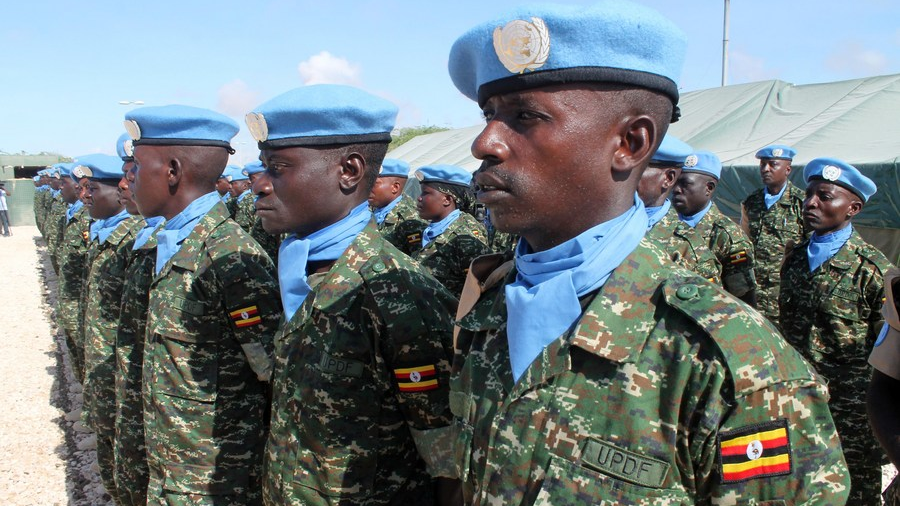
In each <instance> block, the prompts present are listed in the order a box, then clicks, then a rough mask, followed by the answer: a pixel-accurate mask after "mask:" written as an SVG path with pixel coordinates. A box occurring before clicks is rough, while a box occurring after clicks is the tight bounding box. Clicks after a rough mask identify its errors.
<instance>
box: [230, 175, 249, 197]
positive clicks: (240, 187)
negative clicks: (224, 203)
mask: <svg viewBox="0 0 900 506" xmlns="http://www.w3.org/2000/svg"><path fill="white" fill-rule="evenodd" d="M249 188H250V181H249V180H247V179H242V180H240V181H232V182H231V196H232V197H237V196H239V195H240V194H242V193H244V191H245V190H248V189H249Z"/></svg>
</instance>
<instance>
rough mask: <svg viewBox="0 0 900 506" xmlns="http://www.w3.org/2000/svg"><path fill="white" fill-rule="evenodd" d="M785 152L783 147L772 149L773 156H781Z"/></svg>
mask: <svg viewBox="0 0 900 506" xmlns="http://www.w3.org/2000/svg"><path fill="white" fill-rule="evenodd" d="M783 154H784V150H783V149H781V148H775V149H773V150H772V156H781V155H783Z"/></svg>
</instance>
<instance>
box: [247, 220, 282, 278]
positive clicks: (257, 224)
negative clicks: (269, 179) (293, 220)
mask: <svg viewBox="0 0 900 506" xmlns="http://www.w3.org/2000/svg"><path fill="white" fill-rule="evenodd" d="M250 237H252V238H254V239H255V240H256V242H258V243H259V245H260V246H262V248H263V250H265V252H266V254H267V255H269V258H271V259H272V263H273V264H275V265H278V249H279V248H280V247H281V235H272V234H270V233H268V232H266V229H264V228H263V226H262V220H261V219H260V217H259V216H257V215H256V214H255V212H254V215H253V226H252V227H250ZM276 281H277V279H276Z"/></svg>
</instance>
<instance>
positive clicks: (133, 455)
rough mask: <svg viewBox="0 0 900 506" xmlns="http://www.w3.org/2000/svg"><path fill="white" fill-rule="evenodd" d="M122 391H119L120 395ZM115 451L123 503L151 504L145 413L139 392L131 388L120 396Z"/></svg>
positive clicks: (119, 488) (120, 500)
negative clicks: (148, 497)
mask: <svg viewBox="0 0 900 506" xmlns="http://www.w3.org/2000/svg"><path fill="white" fill-rule="evenodd" d="M118 395H119V392H117V396H118ZM116 401H117V402H116V404H117V406H116V439H115V445H114V448H113V452H114V453H115V475H116V490H117V492H118V494H119V505H120V506H144V505H145V504H147V483H148V481H149V480H150V470H149V469H148V468H147V446H146V441H145V439H144V413H143V404H142V401H141V393H140V392H139V391H134V390H128V391H127V392H126V393H125V394H123V395H122V398H121V399H120V398H119V397H117V399H116Z"/></svg>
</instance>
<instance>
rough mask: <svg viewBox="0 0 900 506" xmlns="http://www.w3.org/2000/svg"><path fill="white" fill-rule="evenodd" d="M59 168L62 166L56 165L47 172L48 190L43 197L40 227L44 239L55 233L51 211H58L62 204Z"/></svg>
mask: <svg viewBox="0 0 900 506" xmlns="http://www.w3.org/2000/svg"><path fill="white" fill-rule="evenodd" d="M61 167H62V164H60V163H57V164H55V165H53V167H51V168H50V170H48V171H47V185H48V186H49V188H50V190H49V191H48V192H47V193H46V195H45V197H44V201H43V203H42V205H43V208H42V210H41V215H42V216H43V220H44V221H43V223H42V226H43V234H44V238H45V239H46V238H47V237H48V236H49V235H51V234H53V233H54V232H55V230H54V227H53V210H54V207H56V208H57V209H59V206H60V204H62V196H61V195H60V186H62V176H61V175H60V170H61Z"/></svg>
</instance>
